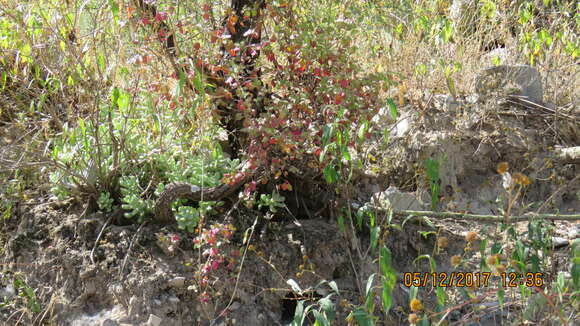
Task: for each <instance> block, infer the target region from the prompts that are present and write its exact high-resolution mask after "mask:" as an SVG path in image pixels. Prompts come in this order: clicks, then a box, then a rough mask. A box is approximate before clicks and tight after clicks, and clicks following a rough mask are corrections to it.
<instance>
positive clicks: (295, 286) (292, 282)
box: [286, 279, 302, 293]
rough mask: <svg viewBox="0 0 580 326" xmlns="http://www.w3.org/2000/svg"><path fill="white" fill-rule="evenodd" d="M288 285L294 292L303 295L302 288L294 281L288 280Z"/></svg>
mask: <svg viewBox="0 0 580 326" xmlns="http://www.w3.org/2000/svg"><path fill="white" fill-rule="evenodd" d="M286 284H288V285H290V287H291V288H292V291H294V292H296V293H302V289H300V286H299V285H298V283H296V281H294V280H293V279H289V280H287V281H286Z"/></svg>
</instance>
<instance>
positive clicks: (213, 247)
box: [193, 223, 236, 303]
mask: <svg viewBox="0 0 580 326" xmlns="http://www.w3.org/2000/svg"><path fill="white" fill-rule="evenodd" d="M235 230H236V228H235V227H234V226H233V225H232V224H227V225H226V224H220V223H216V224H213V225H212V226H211V227H209V228H204V229H202V230H200V235H199V236H197V237H196V238H195V239H194V240H193V243H194V247H195V248H196V249H200V250H202V257H203V259H205V263H203V264H200V267H199V270H198V271H197V273H196V276H197V278H198V279H199V287H200V289H202V290H203V291H202V293H201V294H200V296H199V299H200V300H201V302H204V303H207V302H208V301H209V300H210V299H211V295H210V294H209V293H208V291H207V290H208V286H209V285H210V276H211V274H212V273H215V272H217V271H218V270H220V267H222V268H223V267H224V266H225V268H226V270H227V271H232V270H233V269H234V267H235V259H234V257H236V253H234V252H232V253H224V251H223V248H222V247H223V246H224V245H225V244H227V243H229V242H230V240H231V238H232V236H233V233H234V232H235ZM216 278H217V277H214V279H216Z"/></svg>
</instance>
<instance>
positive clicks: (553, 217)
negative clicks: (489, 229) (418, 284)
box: [377, 207, 580, 223]
mask: <svg viewBox="0 0 580 326" xmlns="http://www.w3.org/2000/svg"><path fill="white" fill-rule="evenodd" d="M377 209H378V210H379V211H383V210H386V209H384V208H380V207H377ZM393 214H394V215H395V216H399V217H401V216H409V215H415V216H429V217H432V218H440V219H443V218H454V219H460V220H468V221H479V222H504V221H505V217H504V216H501V215H478V214H469V213H458V212H433V211H412V210H401V211H394V212H393ZM532 219H544V220H550V221H580V214H571V215H564V214H536V213H526V214H524V215H520V216H511V217H509V218H508V220H507V222H508V223H513V222H521V221H528V220H532Z"/></svg>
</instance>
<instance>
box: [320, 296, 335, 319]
mask: <svg viewBox="0 0 580 326" xmlns="http://www.w3.org/2000/svg"><path fill="white" fill-rule="evenodd" d="M331 296H332V294H329V295H327V296H326V297H324V298H322V299H320V300H318V304H320V307H321V308H322V310H324V314H325V315H326V318H324V320H325V321H327V322H331V321H333V320H334V315H335V312H334V305H333V304H332V301H331V300H330V297H331ZM325 325H330V323H327V324H325Z"/></svg>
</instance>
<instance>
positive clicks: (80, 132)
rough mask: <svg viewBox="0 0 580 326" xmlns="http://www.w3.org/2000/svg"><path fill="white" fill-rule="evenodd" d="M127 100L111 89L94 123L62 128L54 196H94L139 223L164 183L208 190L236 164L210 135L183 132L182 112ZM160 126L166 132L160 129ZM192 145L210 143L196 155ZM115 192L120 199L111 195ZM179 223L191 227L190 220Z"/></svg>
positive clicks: (53, 175) (107, 208)
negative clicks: (118, 193) (155, 107)
mask: <svg viewBox="0 0 580 326" xmlns="http://www.w3.org/2000/svg"><path fill="white" fill-rule="evenodd" d="M130 97H131V96H130V94H129V93H127V92H124V91H121V90H119V89H118V88H114V89H113V90H112V92H111V104H110V106H109V107H105V108H103V109H102V110H101V111H100V112H99V113H98V114H97V115H95V118H94V119H91V120H88V121H85V120H84V119H79V121H78V123H77V125H76V126H75V127H70V126H68V125H65V128H64V130H63V133H62V134H61V136H60V137H58V138H56V139H55V140H54V145H53V148H52V157H53V159H54V160H55V161H56V162H57V163H58V164H59V166H60V167H61V168H60V169H58V170H56V171H54V172H52V173H51V174H50V181H51V182H52V184H53V187H52V192H53V193H54V194H55V195H57V196H59V197H60V198H64V197H66V196H70V195H71V194H73V192H77V193H78V192H88V193H91V194H95V196H96V198H98V199H97V203H98V205H99V208H100V209H102V210H104V211H110V210H111V209H112V208H113V206H115V205H116V204H117V205H119V204H120V205H121V207H122V208H123V209H124V210H125V216H126V217H127V218H135V219H137V221H143V219H144V218H146V217H148V216H151V214H152V211H153V207H154V200H155V197H156V196H157V195H159V193H160V192H161V191H162V189H163V185H164V184H167V183H170V182H177V181H182V182H189V183H191V184H193V185H197V186H204V187H212V186H216V185H218V184H220V183H221V178H222V177H223V175H224V174H225V173H227V172H231V171H232V170H234V169H235V167H236V166H237V164H238V161H236V160H230V159H228V158H227V157H225V155H224V154H223V152H222V151H221V149H220V148H219V145H217V144H215V143H213V142H211V141H210V139H211V133H209V132H208V134H206V135H193V134H191V133H189V132H185V133H183V132H184V130H183V129H182V120H181V116H182V115H181V114H176V113H178V112H175V111H173V112H172V111H169V110H168V111H167V112H165V113H164V114H162V113H159V112H157V111H156V110H154V109H153V108H152V107H150V106H146V107H141V108H136V107H134V106H133V104H131V99H130ZM180 112H181V113H185V112H187V111H186V110H185V109H181V110H180ZM151 116H154V117H155V119H151V118H150V117H151ZM162 125H165V128H166V131H163V132H162V131H161V129H160V128H161V126H162ZM143 126H148V128H143ZM150 131H152V132H150ZM196 141H202V142H207V143H208V144H211V145H210V146H208V148H207V150H205V151H203V152H197V153H196V152H195V151H191V150H189V147H190V146H191V144H192V143H193V142H196ZM116 189H118V190H119V191H120V195H121V196H120V197H119V198H114V197H113V196H112V194H113V193H115V190H116ZM184 214H185V213H184ZM197 215H199V214H197ZM181 216H182V217H183V216H185V215H181ZM185 221H188V222H187V223H186V222H185ZM182 223H183V225H189V226H188V227H187V228H188V229H192V228H191V225H192V219H191V218H185V219H182ZM184 227H185V226H184Z"/></svg>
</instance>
